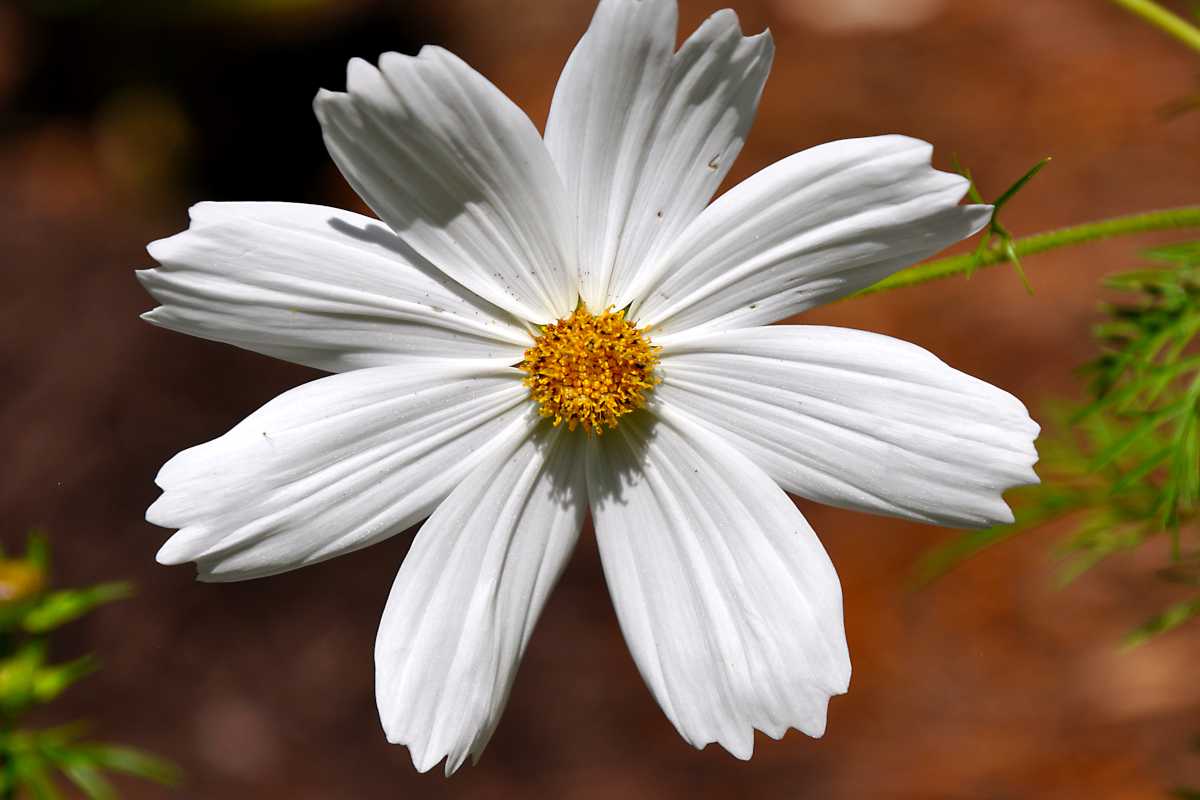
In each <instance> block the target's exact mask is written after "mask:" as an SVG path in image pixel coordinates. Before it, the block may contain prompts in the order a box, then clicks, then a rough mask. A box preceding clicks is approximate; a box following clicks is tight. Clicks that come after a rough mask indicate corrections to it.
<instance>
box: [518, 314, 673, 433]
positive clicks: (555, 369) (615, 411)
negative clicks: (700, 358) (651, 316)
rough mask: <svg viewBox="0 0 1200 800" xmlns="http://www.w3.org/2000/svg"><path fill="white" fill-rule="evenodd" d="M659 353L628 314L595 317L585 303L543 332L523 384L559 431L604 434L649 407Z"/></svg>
mask: <svg viewBox="0 0 1200 800" xmlns="http://www.w3.org/2000/svg"><path fill="white" fill-rule="evenodd" d="M660 349H661V348H658V347H655V346H654V345H652V344H651V343H650V340H649V339H648V338H646V329H645V328H641V329H639V328H637V327H635V326H634V325H632V324H631V323H630V322H629V321H628V320H627V319H625V312H624V311H616V312H614V311H613V310H612V309H611V308H608V309H606V310H605V311H604V312H603V313H601V314H592V313H591V312H589V311H588V310H587V309H585V308H584V307H583V306H582V305H581V306H580V307H579V308H577V309H576V310H575V311H574V313H572V314H571V315H570V316H569V317H566V318H564V319H560V320H559V321H558V322H555V323H553V324H551V325H547V326H545V327H544V328H543V329H542V333H541V335H540V336H538V337H537V338H536V339H535V340H534V344H533V347H530V348H529V349H528V350H526V351H525V359H524V360H523V361H522V362H521V363H520V365H519V368H520V369H521V370H523V371H524V372H526V373H528V375H527V377H526V378H525V381H524V383H525V385H526V386H528V387H529V393H530V395H532V397H533V399H534V400H535V401H537V404H538V413H540V414H541V415H542V416H543V417H547V418H549V419H552V420H553V422H554V426H555V427H558V426H559V425H566V426H567V429H568V430H572V431H573V430H575V429H576V428H583V430H584V431H585V432H587V433H588V434H596V435H597V436H599V435H601V434H603V433H604V429H605V428H615V427H617V420H618V419H620V418H621V417H623V416H624V415H626V414H628V413H629V412H631V411H634V410H635V409H638V408H641V407H642V406H643V405H645V404H646V393H647V392H649V391H650V390H651V389H653V388H654V386H655V385H656V384H657V383H659V379H658V378H657V377H656V376H655V374H654V368H655V366H656V365H657V364H658V351H659V350H660Z"/></svg>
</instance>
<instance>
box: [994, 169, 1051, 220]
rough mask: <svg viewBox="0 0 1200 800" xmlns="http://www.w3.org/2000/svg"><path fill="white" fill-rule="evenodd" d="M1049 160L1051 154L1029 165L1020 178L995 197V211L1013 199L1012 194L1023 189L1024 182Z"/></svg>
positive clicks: (1031, 177)
mask: <svg viewBox="0 0 1200 800" xmlns="http://www.w3.org/2000/svg"><path fill="white" fill-rule="evenodd" d="M1051 160H1052V157H1051V156H1046V157H1045V158H1043V159H1042V160H1041V161H1039V162H1038V163H1036V164H1034V165H1033V166H1032V167H1030V168H1029V170H1028V171H1027V172H1026V173H1025V174H1024V175H1022V176H1021V177H1020V178H1018V179H1017V181H1016V183H1014V184H1013V185H1012V186H1010V187H1008V188H1007V189H1005V190H1004V193H1003V194H1001V195H1000V196H999V197H997V198H996V202H995V203H992V205H994V206H995V207H996V211H999V210H1000V209H1001V208H1003V207H1004V204H1005V203H1007V202H1008V201H1009V200H1011V199H1013V196H1014V195H1016V193H1017V192H1019V191H1021V190H1022V189H1024V188H1025V184H1027V183H1029V182H1030V181H1031V180H1033V176H1034V175H1037V174H1038V173H1039V172H1041V171H1042V169H1043V168H1044V167H1045V166H1046V165H1047V164H1049V163H1050V161H1051Z"/></svg>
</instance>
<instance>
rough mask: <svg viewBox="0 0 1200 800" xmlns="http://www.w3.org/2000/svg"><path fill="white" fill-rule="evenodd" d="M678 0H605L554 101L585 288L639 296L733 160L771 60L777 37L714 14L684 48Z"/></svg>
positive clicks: (551, 139)
mask: <svg viewBox="0 0 1200 800" xmlns="http://www.w3.org/2000/svg"><path fill="white" fill-rule="evenodd" d="M675 29H676V8H675V0H602V2H601V3H600V6H599V8H597V10H596V15H595V17H594V18H593V20H592V24H591V26H590V27H589V28H588V31H587V33H586V34H585V35H584V37H583V39H582V40H581V41H580V42H579V45H578V46H577V47H576V48H575V52H574V53H572V54H571V58H570V60H569V61H568V62H567V66H566V68H565V69H564V70H563V74H562V77H561V78H560V79H559V82H558V88H557V89H556V90H555V93H554V102H553V104H552V105H551V108H550V118H549V120H548V122H547V123H546V146H547V147H548V148H549V149H550V153H551V155H552V156H553V157H554V162H555V164H557V166H558V168H559V171H560V173H561V174H562V175H563V178H564V180H565V181H566V184H567V193H568V195H569V196H570V198H571V202H572V208H573V209H574V210H575V212H576V213H577V215H578V230H579V264H580V291H581V294H582V295H583V298H584V300H585V301H586V302H587V303H588V305H589V306H590V307H592V308H593V309H594V310H598V309H600V308H604V307H605V306H606V305H608V304H609V303H612V304H613V305H615V306H616V307H618V308H622V307H624V306H625V305H627V304H628V303H629V301H630V300H632V299H633V297H634V294H633V292H634V291H636V284H637V282H638V278H639V275H640V271H641V270H642V269H643V268H644V266H645V265H647V264H650V263H653V262H654V261H655V260H657V259H658V257H659V256H660V255H661V253H662V251H663V250H664V249H665V247H666V246H667V245H669V244H670V242H671V241H673V240H674V239H675V238H676V237H677V236H678V235H679V233H680V232H681V231H682V230H683V229H684V227H685V226H687V224H688V223H689V222H691V221H692V220H693V219H694V218H695V217H696V215H697V214H698V213H700V210H701V209H702V208H703V207H704V205H705V203H707V202H708V201H709V199H711V198H712V195H713V192H715V191H716V189H717V186H718V185H719V184H720V183H721V180H722V179H723V178H724V177H725V174H726V173H727V172H728V171H729V168H730V167H731V166H732V165H733V161H734V159H735V158H736V157H737V154H738V152H739V151H740V150H741V148H742V143H743V142H744V141H745V138H746V133H747V131H748V130H749V129H750V124H751V122H752V121H753V119H754V112H755V109H756V108H757V106H758V98H759V96H760V95H761V94H762V87H763V83H764V82H765V81H766V78H767V71H768V70H769V69H770V65H771V57H772V54H773V45H772V43H771V37H770V34H768V33H764V34H762V35H759V36H753V37H743V36H742V34H741V31H740V30H739V28H738V22H737V16H736V15H735V14H734V13H733V12H732V11H721V12H718V13H717V14H714V15H713V16H712V17H711V18H710V19H709V20H708V21H706V22H705V23H704V24H703V25H701V26H700V28H699V29H698V30H697V31H696V32H695V33H694V34H693V35H692V36H691V37H690V38H689V39H688V40H687V41H686V42H684V44H683V47H682V48H681V49H680V50H679V52H678V53H673V51H674V49H675Z"/></svg>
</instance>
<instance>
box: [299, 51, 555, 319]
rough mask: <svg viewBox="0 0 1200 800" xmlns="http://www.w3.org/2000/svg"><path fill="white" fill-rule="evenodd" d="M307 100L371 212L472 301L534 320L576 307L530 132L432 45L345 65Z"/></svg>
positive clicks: (550, 178) (540, 155) (485, 86)
mask: <svg viewBox="0 0 1200 800" xmlns="http://www.w3.org/2000/svg"><path fill="white" fill-rule="evenodd" d="M346 87H347V91H346V93H341V92H327V91H321V92H320V93H319V94H318V95H317V98H316V101H315V102H314V108H315V110H316V113H317V118H318V119H319V120H320V122H321V128H322V130H323V131H324V134H325V144H326V146H327V147H328V148H329V152H330V154H331V155H332V156H333V159H334V161H336V162H337V165H338V167H339V168H341V170H342V174H343V175H345V176H346V179H347V180H348V181H350V184H351V185H352V186H353V187H354V188H355V190H356V191H357V192H358V193H359V194H360V195H361V196H362V198H363V199H364V200H365V201H366V202H367V204H368V205H369V206H371V208H372V209H374V210H375V213H377V214H379V216H380V218H381V219H383V221H384V222H386V223H388V224H389V225H390V226H391V227H392V228H393V229H394V230H395V231H396V233H398V234H400V236H402V237H403V238H404V240H405V241H406V242H408V243H409V244H411V245H412V246H413V247H414V248H415V249H416V250H417V251H418V252H419V253H421V255H423V256H425V257H426V258H427V259H429V261H430V262H432V263H433V264H436V265H437V267H438V268H439V269H441V270H442V271H443V272H445V273H446V274H447V275H449V276H450V277H452V278H454V279H455V280H456V281H458V282H459V283H461V284H463V285H464V286H466V287H467V288H468V289H470V290H472V291H473V292H475V293H476V294H478V295H481V296H482V297H485V298H487V299H488V300H490V301H492V302H493V303H495V304H496V305H498V306H500V307H501V308H504V309H507V310H508V311H511V312H512V313H513V314H516V315H517V316H519V317H521V318H523V319H527V320H530V321H532V322H538V323H545V322H551V321H553V320H555V319H558V318H560V317H563V316H566V315H567V314H568V313H570V311H571V310H572V309H573V308H574V307H575V302H576V297H577V290H576V286H575V275H574V271H573V269H572V265H573V264H574V235H575V234H574V224H573V222H572V221H571V219H570V216H569V214H568V212H567V209H566V204H565V202H564V194H563V189H562V181H561V180H560V179H559V177H558V173H557V171H556V170H555V169H554V164H553V163H552V162H551V161H550V156H549V154H548V153H547V152H546V147H545V145H544V144H543V143H542V140H541V137H540V136H538V132H537V128H535V127H534V126H533V123H532V122H530V121H529V118H528V117H527V116H525V114H524V112H522V111H521V109H519V108H517V107H516V106H515V105H513V103H512V101H510V100H509V99H508V98H507V97H505V96H504V95H503V94H502V93H501V92H500V90H499V89H497V88H496V87H495V86H493V85H492V84H490V83H488V81H487V80H486V79H485V78H484V77H483V76H482V75H480V74H479V73H477V72H475V71H474V70H473V69H471V68H470V67H468V66H467V65H466V64H464V63H463V62H462V61H461V60H459V59H458V58H456V57H455V56H453V55H451V54H450V53H448V52H446V51H445V50H442V49H440V48H437V47H426V48H424V49H423V50H422V51H421V54H420V55H419V56H416V57H411V56H404V55H400V54H399V53H385V54H384V55H383V56H382V57H381V58H380V59H379V69H376V68H375V67H373V66H371V65H370V64H368V63H367V62H365V61H362V60H361V59H355V60H353V61H351V62H350V66H349V69H348V72H347V78H346Z"/></svg>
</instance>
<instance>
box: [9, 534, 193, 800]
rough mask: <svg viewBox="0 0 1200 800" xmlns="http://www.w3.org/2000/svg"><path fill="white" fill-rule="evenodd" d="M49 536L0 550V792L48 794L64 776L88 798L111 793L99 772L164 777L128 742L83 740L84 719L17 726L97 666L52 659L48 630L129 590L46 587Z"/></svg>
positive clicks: (38, 798) (88, 660)
mask: <svg viewBox="0 0 1200 800" xmlns="http://www.w3.org/2000/svg"><path fill="white" fill-rule="evenodd" d="M50 555H51V554H50V544H49V540H48V539H47V538H46V536H45V535H44V534H41V533H38V532H34V533H32V534H30V536H29V539H28V542H27V544H26V550H25V553H24V555H23V556H22V557H20V558H5V557H3V554H0V798H3V799H4V800H7V799H8V798H18V797H22V798H25V797H27V798H33V800H55V799H56V798H60V797H63V795H62V793H61V791H60V786H59V781H60V780H65V781H66V782H68V783H70V784H72V785H74V786H75V788H77V789H78V790H79V791H80V792H81V793H82V794H83V796H85V797H88V798H91V799H92V800H109V799H110V798H115V797H117V793H116V789H115V788H114V787H113V785H112V784H111V782H110V781H109V779H108V778H107V777H106V773H120V774H126V775H133V776H136V777H139V778H143V779H145V780H150V781H156V782H158V783H161V784H164V785H170V784H172V783H174V782H175V781H176V780H177V777H178V776H177V771H176V769H175V767H174V766H172V765H171V764H169V763H168V762H166V761H163V760H161V759H159V758H156V757H154V756H152V755H149V754H147V753H143V752H141V751H138V750H134V749H132V748H128V747H122V746H118V745H112V744H105V743H99V742H93V741H89V740H87V739H85V738H84V736H85V734H86V733H87V729H86V726H83V725H81V724H78V723H75V724H71V725H66V726H62V727H57V728H49V729H43V730H33V729H25V728H18V727H17V725H18V723H19V721H20V718H21V717H22V715H24V714H25V713H26V712H28V711H29V710H31V709H33V708H34V707H36V706H40V705H44V704H47V703H50V702H52V701H53V700H55V699H56V698H58V697H59V696H60V695H61V694H62V693H63V692H65V691H67V690H68V689H69V688H71V687H72V686H74V685H75V684H76V683H78V682H79V681H81V680H82V679H84V678H86V677H87V676H88V675H91V674H92V673H93V672H95V671H96V670H97V669H99V666H100V665H99V661H98V660H97V659H96V658H95V657H93V656H91V655H84V656H81V657H79V658H75V659H72V660H69V661H57V662H56V661H52V660H51V658H50V641H49V634H50V633H51V632H52V631H54V630H56V629H58V628H59V627H60V626H62V625H65V624H67V623H68V622H71V621H73V620H76V619H79V618H80V617H82V616H84V615H85V614H87V613H89V612H90V611H93V610H94V609H96V608H98V607H100V606H102V605H104V604H106V603H111V602H113V601H114V600H120V599H122V598H125V597H128V596H129V595H130V593H131V589H130V586H129V585H128V584H125V583H103V584H99V585H97V586H90V587H84V588H79V589H59V590H54V591H51V590H49V588H48V584H49V575H50V566H51V558H50Z"/></svg>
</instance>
